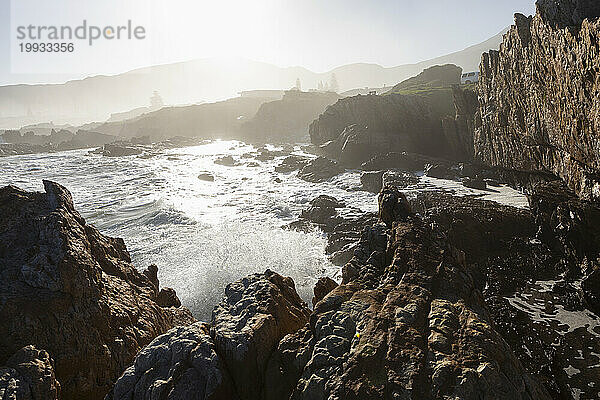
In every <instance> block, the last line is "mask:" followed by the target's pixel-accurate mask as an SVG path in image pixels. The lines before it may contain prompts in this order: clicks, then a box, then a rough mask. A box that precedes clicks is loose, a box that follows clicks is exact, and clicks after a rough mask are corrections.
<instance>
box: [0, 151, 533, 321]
mask: <svg viewBox="0 0 600 400" xmlns="http://www.w3.org/2000/svg"><path fill="white" fill-rule="evenodd" d="M269 149H270V150H278V149H279V148H276V147H270V148H269ZM255 150H256V149H255V148H254V147H253V146H250V145H246V144H244V143H241V142H236V141H214V142H211V143H207V144H203V145H199V146H194V147H188V148H182V149H173V150H167V151H164V152H162V153H159V154H157V155H155V156H153V157H149V158H147V157H137V156H130V157H118V158H110V157H102V156H97V155H89V154H88V151H87V150H76V151H68V152H60V153H52V154H35V155H23V156H12V157H5V158H0V170H1V171H2V173H1V174H0V186H4V185H7V184H14V185H17V186H19V187H21V188H23V189H28V190H39V191H41V190H43V186H42V182H41V180H42V179H51V180H54V181H57V182H59V183H61V184H62V185H64V186H66V187H67V188H68V189H69V190H71V192H72V194H73V197H74V200H75V204H76V207H77V209H78V210H80V212H81V213H82V214H83V216H84V217H85V218H87V220H88V222H89V223H92V224H94V225H96V226H97V227H98V228H99V229H100V230H101V231H102V232H103V233H105V234H108V235H111V236H119V237H123V238H124V239H125V242H126V243H127V246H128V248H129V250H130V253H131V254H132V258H133V261H134V263H135V264H136V265H138V266H139V267H140V268H145V267H146V266H147V265H149V264H151V263H155V264H157V265H158V266H159V278H160V279H161V284H162V285H165V286H170V287H173V288H175V289H176V290H177V293H178V295H179V296H180V298H181V299H182V301H183V302H184V304H185V305H187V306H189V307H190V308H192V309H193V310H194V312H195V313H196V315H197V316H198V317H200V318H204V319H205V318H208V317H209V314H210V310H211V309H212V307H213V305H214V304H215V303H216V302H217V301H218V300H219V298H220V297H221V294H222V291H223V288H224V286H225V285H226V284H227V283H229V282H231V281H234V280H236V279H239V278H241V277H243V276H245V275H247V274H249V273H253V272H262V271H264V270H265V269H267V268H271V269H272V270H274V271H277V272H279V273H282V274H284V275H287V276H291V277H292V278H293V279H294V281H295V282H296V285H297V289H298V291H299V293H300V294H301V295H302V296H303V298H304V299H305V300H306V301H307V302H309V303H310V299H311V297H312V287H313V285H314V282H315V281H316V279H318V278H319V277H320V276H323V275H328V276H332V277H338V278H339V268H335V267H333V265H331V264H330V263H329V261H328V260H327V257H326V256H325V250H324V249H325V245H326V238H325V237H324V235H322V234H321V233H319V232H311V233H308V234H306V233H299V232H294V231H290V230H285V229H281V227H282V226H284V225H286V224H288V223H289V222H291V221H293V220H295V219H296V218H297V217H298V215H299V214H300V212H301V211H302V209H304V208H305V207H306V206H307V203H308V202H309V201H310V200H312V199H313V198H315V197H317V196H318V195H321V194H327V195H330V196H334V197H336V198H338V199H339V200H342V201H344V202H346V203H347V204H348V205H351V206H353V207H357V208H359V209H361V210H363V211H370V212H375V211H377V196H376V195H375V194H372V193H368V192H364V191H359V190H358V189H359V187H360V171H347V172H346V173H344V174H341V175H339V176H337V177H335V178H333V179H332V180H331V181H330V182H325V183H307V182H304V181H302V180H300V179H298V178H297V172H291V173H285V174H282V173H277V172H276V171H275V166H276V165H278V164H279V163H280V162H281V160H282V159H283V158H284V157H277V158H276V159H274V160H270V161H259V160H256V159H254V158H252V157H244V154H246V155H247V153H250V152H253V151H255ZM295 153H296V154H304V153H302V151H301V150H300V148H299V147H297V148H296V151H295ZM225 155H231V156H233V157H234V158H236V159H238V160H239V161H240V162H241V165H240V166H236V167H227V166H223V165H218V164H215V163H214V161H215V160H216V159H217V158H219V157H222V156H225ZM248 162H255V163H257V164H258V166H250V165H247V163H248ZM203 172H207V173H210V174H211V175H213V176H214V178H215V179H214V182H207V181H203V180H200V179H198V175H199V174H200V173H203ZM276 178H278V179H279V180H280V181H281V182H280V183H278V182H277V181H276ZM422 179H423V181H424V182H425V183H427V184H428V185H429V188H430V189H431V188H434V187H439V188H446V189H451V190H453V191H455V192H456V193H457V194H458V195H464V194H473V191H472V190H471V189H466V188H464V187H462V185H460V184H459V183H456V182H450V181H443V180H435V179H433V178H427V177H424V178H422ZM493 196H494V194H493V193H492V192H490V193H487V197H486V198H490V199H492V200H494V199H496V200H498V201H502V202H506V203H508V204H514V205H517V206H523V204H524V201H525V200H524V196H522V195H520V196H521V197H519V194H518V192H516V191H512V189H508V188H502V189H500V192H499V193H497V196H499V197H496V198H494V197H493ZM515 199H516V200H515Z"/></svg>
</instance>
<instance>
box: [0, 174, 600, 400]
mask: <svg viewBox="0 0 600 400" xmlns="http://www.w3.org/2000/svg"><path fill="white" fill-rule="evenodd" d="M44 184H45V188H46V193H45V194H44V193H28V192H24V191H22V190H19V189H17V188H14V187H10V186H9V187H6V188H3V189H2V190H0V205H1V206H2V211H3V215H7V216H9V217H8V218H7V219H6V220H5V222H4V223H3V225H2V229H0V231H1V232H2V239H3V240H2V241H1V243H2V245H0V254H2V256H3V259H5V260H8V261H9V268H7V269H5V270H3V276H2V277H3V279H2V285H3V287H2V291H0V293H2V298H1V299H0V300H2V301H1V303H0V304H1V305H2V307H0V313H1V314H2V316H3V318H4V319H5V320H9V321H11V324H10V325H8V326H6V327H5V329H4V330H3V332H2V336H1V339H0V343H2V349H6V350H5V351H4V352H3V353H2V360H3V361H2V364H3V365H5V367H3V368H1V369H0V388H3V390H4V391H5V392H4V393H8V394H9V395H12V396H17V394H18V393H25V394H24V396H26V397H7V398H32V399H33V398H40V396H42V397H41V398H66V399H68V398H81V397H82V396H83V397H85V398H92V399H93V398H98V399H101V398H104V396H105V395H107V398H108V399H135V398H145V397H146V396H148V395H149V394H150V393H153V395H158V396H159V398H162V397H161V396H165V398H173V399H177V398H181V399H184V398H206V399H209V398H212V399H229V398H231V399H236V398H239V399H281V398H291V399H312V398H340V399H342V398H343V399H347V398H357V399H359V398H360V399H364V398H375V397H376V396H387V395H390V396H392V397H393V396H418V397H419V398H443V397H448V396H450V398H465V399H467V398H480V397H482V396H483V397H484V398H511V399H512V398H515V399H543V398H557V397H561V396H565V395H566V394H568V393H570V392H571V391H572V390H573V389H578V390H582V392H583V393H586V394H593V393H596V392H594V390H598V388H590V387H589V385H588V383H589V382H593V380H594V379H595V378H596V376H595V372H594V369H591V370H589V371H588V372H586V375H585V376H583V377H582V376H578V377H576V378H573V379H571V378H572V377H569V376H568V375H567V374H566V372H564V371H568V369H569V367H570V366H571V365H572V364H573V363H576V362H577V360H578V356H577V355H578V354H579V353H578V352H577V350H576V349H577V348H578V347H581V343H580V342H579V341H580V340H581V339H582V338H586V339H585V343H586V345H589V346H591V348H592V349H593V350H589V349H588V350H586V349H585V348H583V349H581V351H591V353H590V354H596V353H595V352H594V351H600V349H596V348H595V347H594V346H597V343H598V338H599V337H600V324H598V325H597V328H591V327H588V328H591V329H587V328H585V327H581V328H580V327H576V326H575V327H570V326H567V327H566V328H561V323H564V322H565V321H561V320H560V318H559V316H558V315H557V316H556V317H557V320H556V322H557V323H558V326H557V327H555V328H554V329H555V331H554V332H556V333H555V334H554V335H549V334H548V330H547V328H544V326H545V325H544V323H543V322H540V321H537V320H535V318H532V316H531V315H530V314H527V313H526V312H524V311H523V310H522V309H520V308H519V304H518V303H514V302H512V301H511V299H512V298H518V297H519V296H526V294H527V293H529V290H530V289H531V285H535V284H536V282H538V281H542V280H543V281H555V282H556V283H555V284H553V285H552V284H551V285H550V289H549V290H550V293H553V294H555V296H554V297H555V298H554V299H553V300H549V299H548V296H547V295H546V297H545V299H544V300H545V301H546V306H547V307H548V306H551V307H554V308H555V309H556V308H563V307H564V308H569V309H571V310H582V311H583V310H586V309H587V310H597V309H598V305H599V304H598V299H599V298H600V290H599V289H600V288H599V287H598V284H597V281H598V279H597V271H598V270H597V268H596V267H594V266H593V265H591V264H589V263H587V261H586V260H591V259H595V258H597V256H598V254H597V252H598V246H597V244H596V243H597V241H596V240H595V238H596V237H598V235H600V230H599V229H598V228H597V227H598V226H600V224H597V223H596V222H595V221H597V219H598V218H600V209H598V208H597V206H596V205H595V204H593V203H588V202H585V201H581V200H579V199H577V197H576V196H574V195H573V194H572V193H570V192H569V190H568V189H567V188H566V187H564V186H562V187H561V186H558V185H557V184H556V183H550V184H540V185H538V186H537V187H536V190H535V191H534V192H533V193H532V194H531V195H530V204H531V205H530V210H522V209H516V208H513V207H507V206H501V205H499V204H496V203H493V202H489V201H482V200H478V199H473V198H458V197H453V196H451V195H449V194H445V193H442V192H434V191H431V192H423V193H421V194H420V195H419V196H418V197H416V198H413V199H411V200H410V201H408V200H407V199H406V198H405V197H404V195H403V194H402V193H401V192H399V191H398V189H397V188H395V187H394V186H390V185H386V186H384V188H383V189H382V191H381V193H380V194H379V212H378V215H364V216H362V217H360V218H358V219H357V220H354V221H351V222H348V221H345V220H344V218H343V217H340V216H339V215H337V213H336V209H338V208H340V207H341V206H344V204H340V203H339V202H337V201H336V200H335V199H333V198H329V197H320V198H317V199H315V201H313V202H312V203H311V205H310V207H309V208H308V209H307V210H306V212H304V213H303V215H302V216H301V218H300V220H299V224H306V223H312V224H320V226H321V227H322V228H323V229H324V230H325V231H329V234H330V235H331V237H332V238H333V239H332V240H331V245H332V246H339V243H338V241H340V242H341V244H342V245H341V249H343V248H344V245H351V248H350V249H346V251H344V253H345V254H350V255H349V257H350V259H349V261H348V262H344V263H340V264H343V265H344V267H343V269H342V282H341V285H338V284H337V283H335V282H333V281H331V280H329V279H322V280H320V281H319V282H318V284H317V286H316V287H315V299H314V300H313V305H314V309H313V310H312V311H311V309H310V308H309V307H308V305H307V304H306V303H305V302H304V301H303V300H301V299H300V297H299V296H298V294H297V293H296V291H295V285H294V282H293V281H292V280H291V279H290V278H285V277H282V276H280V275H278V274H277V273H275V272H272V271H266V272H265V273H264V274H255V275H252V276H249V277H247V278H244V279H242V280H240V281H237V282H235V283H232V284H230V285H229V286H228V287H227V288H226V290H225V294H224V297H223V299H222V300H221V302H220V303H219V304H218V305H217V306H216V307H215V309H214V310H213V316H212V320H211V321H210V323H204V322H195V320H194V319H193V317H191V315H190V313H189V311H187V309H185V308H184V307H182V306H181V304H180V302H179V301H178V299H177V297H176V295H175V293H174V291H173V290H172V289H168V288H165V289H160V290H159V286H158V285H159V283H158V280H157V279H156V271H157V268H156V267H154V266H151V267H149V268H148V269H147V270H146V271H144V273H143V274H142V273H138V272H137V270H136V269H135V268H134V267H133V266H131V264H130V260H129V257H128V254H127V251H126V249H125V248H124V244H123V242H122V241H120V240H118V239H111V238H108V237H105V236H103V235H101V234H100V233H98V231H96V230H95V229H94V228H93V227H91V226H88V225H86V224H85V221H83V219H82V218H81V217H80V216H79V214H78V213H77V212H76V211H75V209H74V207H73V204H72V200H71V197H70V194H69V193H68V191H66V189H64V188H62V187H61V186H60V185H57V184H55V183H52V182H44ZM560 191H562V193H564V195H563V196H562V197H557V196H556V193H559V192H560ZM361 218H362V219H361ZM557 221H560V223H559V224H558V225H557ZM345 235H354V236H353V237H349V236H345ZM15 240H19V242H15ZM29 248H37V249H39V250H38V251H37V252H33V253H31V252H28V251H26V249H29ZM339 251H341V250H339ZM346 257H347V256H346ZM11 265H12V266H13V267H11ZM40 303H41V304H44V307H43V308H40V307H39V306H38V304H40ZM547 312H548V313H549V314H552V311H551V310H549V311H547ZM590 312H591V311H590ZM89 318H91V320H89ZM596 318H597V317H596ZM172 327H175V328H173V329H171V330H169V329H170V328H172ZM516 332H521V333H522V334H523V335H525V336H524V337H525V338H526V341H525V342H524V341H523V338H524V337H523V336H520V335H518V334H516ZM561 332H564V333H561ZM557 337H558V338H559V339H560V340H558V339H557ZM556 340H558V342H559V344H557V343H556ZM594 343H596V344H594ZM524 348H525V349H526V351H524V350H523V349H524ZM584 354H585V353H584ZM598 354H600V353H598ZM134 357H135V359H134ZM585 359H586V360H588V361H589V362H592V363H593V356H591V355H590V357H587V358H585ZM33 360H35V361H33ZM579 362H581V360H580V361H579ZM25 366H29V367H25ZM34 366H35V367H34ZM76 366H78V367H76ZM591 366H592V365H590V367H591ZM119 376H120V377H119ZM117 378H118V379H117ZM27 396H29V397H27ZM36 396H37V397H36ZM486 396H487V397H486Z"/></svg>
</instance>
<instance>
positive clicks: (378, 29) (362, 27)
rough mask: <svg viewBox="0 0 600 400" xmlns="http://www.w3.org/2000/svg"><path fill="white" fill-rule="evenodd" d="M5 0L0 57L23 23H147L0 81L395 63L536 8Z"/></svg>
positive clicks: (27, 62)
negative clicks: (226, 64) (221, 64)
mask: <svg viewBox="0 0 600 400" xmlns="http://www.w3.org/2000/svg"><path fill="white" fill-rule="evenodd" d="M12 3H13V4H12V5H11V1H10V0H0V4H1V7H0V8H1V9H0V32H1V34H2V40H1V41H0V52H1V53H2V55H3V59H5V60H7V59H11V57H10V56H11V41H12V42H13V46H15V47H16V28H17V26H18V25H23V24H30V23H31V24H38V25H64V24H71V25H76V24H78V23H80V22H81V21H82V20H83V19H84V18H85V19H86V20H87V21H88V23H90V24H95V25H99V26H106V25H118V24H121V23H127V20H132V21H133V23H134V24H136V25H143V26H144V28H145V32H146V38H145V39H144V40H143V41H139V42H137V43H132V42H126V41H125V42H123V43H119V44H115V43H116V42H115V41H112V42H109V41H104V42H98V43H97V44H94V45H93V46H91V47H90V46H87V44H84V45H80V44H78V46H79V48H78V52H76V53H74V54H71V55H70V57H71V58H69V57H67V56H65V55H58V54H56V55H48V54H46V55H37V56H36V57H37V58H24V59H23V58H20V57H21V55H19V56H17V57H15V56H13V57H12V59H11V62H3V63H1V64H0V84H13V83H34V82H62V81H65V80H67V79H71V78H76V77H85V76H88V75H97V74H100V73H118V72H124V71H127V70H131V69H134V68H138V67H142V66H147V65H151V64H164V63H170V62H175V61H184V60H190V59H194V58H209V57H230V56H231V57H243V58H248V59H252V60H257V61H264V62H268V63H273V64H276V65H279V66H296V65H298V66H303V67H306V68H308V69H311V70H313V71H316V72H324V71H327V70H330V69H332V68H334V67H336V66H339V65H343V64H348V63H354V62H369V63H377V64H381V65H384V66H394V65H399V64H405V63H413V62H418V61H421V60H425V59H429V58H434V57H437V56H440V55H443V54H447V53H450V52H453V51H457V50H462V49H463V48H465V47H467V46H470V45H472V44H476V43H479V42H482V41H484V40H486V39H488V38H490V37H491V36H493V35H495V34H497V33H498V32H500V31H501V30H502V29H503V28H505V27H507V26H508V25H510V24H511V23H512V22H513V14H514V13H515V12H522V13H524V14H532V13H533V12H534V10H535V6H534V1H533V0H502V1H498V0H463V1H461V2H457V1H449V0H426V1H424V0H327V1H323V0H252V1H249V0H219V1H204V0H128V1H123V0H104V1H102V2H88V1H81V0H52V1H48V0H13V1H12ZM459 4H460V5H459ZM14 51H15V50H14V49H13V52H14ZM17 61H18V62H17ZM23 71H26V72H27V73H25V74H24V73H22V72H23ZM48 71H50V72H53V71H69V72H70V74H68V75H56V74H47V72H48ZM19 72H20V73H19ZM36 72H43V73H44V74H40V73H36Z"/></svg>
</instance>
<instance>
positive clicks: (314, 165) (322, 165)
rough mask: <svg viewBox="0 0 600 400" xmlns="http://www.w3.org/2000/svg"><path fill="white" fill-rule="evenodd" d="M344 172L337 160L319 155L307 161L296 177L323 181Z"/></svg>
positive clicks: (310, 180) (313, 181)
mask: <svg viewBox="0 0 600 400" xmlns="http://www.w3.org/2000/svg"><path fill="white" fill-rule="evenodd" d="M342 172H344V169H343V168H342V167H340V166H339V165H338V163H337V162H335V161H332V160H329V159H327V158H325V157H319V158H316V159H314V160H311V161H310V162H308V163H307V164H306V165H305V166H304V167H303V168H302V169H301V170H300V171H299V172H298V178H300V179H302V180H305V181H307V182H311V183H318V182H325V181H328V180H329V179H331V178H333V177H334V176H336V175H339V174H341V173H342Z"/></svg>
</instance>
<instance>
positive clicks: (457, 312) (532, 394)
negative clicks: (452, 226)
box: [267, 189, 550, 400]
mask: <svg viewBox="0 0 600 400" xmlns="http://www.w3.org/2000/svg"><path fill="white" fill-rule="evenodd" d="M400 197H401V196H399V195H397V194H396V195H395V196H394V191H393V190H392V189H390V193H388V194H384V195H382V198H381V200H380V205H381V209H380V215H384V216H389V220H388V221H386V222H388V226H389V227H390V228H389V229H388V228H386V227H385V226H383V225H381V224H380V225H376V226H374V227H372V228H368V229H367V230H365V231H364V232H363V235H362V237H361V240H360V242H359V244H358V247H357V249H356V251H355V252H354V258H353V259H352V260H351V261H350V263H348V265H346V267H345V268H344V280H343V284H342V285H340V286H338V287H336V288H335V289H333V290H332V291H331V292H330V293H329V294H328V295H326V296H325V298H324V299H323V300H321V301H320V302H319V303H318V304H317V306H316V308H315V310H314V312H313V314H312V315H311V318H310V322H309V324H308V325H307V326H306V327H305V328H304V329H301V330H299V331H298V332H296V333H295V334H292V335H289V336H287V337H286V338H284V339H283V340H282V341H281V342H280V344H279V347H278V350H277V352H276V353H275V354H274V355H273V356H272V361H271V363H272V364H274V365H271V367H270V368H269V370H268V372H269V374H268V376H267V382H272V383H273V387H272V389H273V390H274V393H276V394H277V396H274V397H267V398H281V399H287V398H290V399H295V400H296V399H373V398H419V399H434V398H453V399H477V398H486V399H496V398H505V399H549V398H550V396H549V395H548V394H547V393H546V391H545V390H544V389H543V388H542V387H540V385H539V384H538V383H537V382H536V381H535V380H534V379H533V378H532V377H531V376H529V375H528V374H527V373H526V372H525V370H524V369H523V367H522V365H521V364H520V362H519V361H518V360H517V358H516V357H515V356H514V354H513V353H512V351H511V350H510V348H509V347H508V345H507V344H506V342H505V341H504V340H503V339H502V337H501V336H500V335H499V334H498V332H497V331H496V330H495V329H494V327H493V323H492V321H491V318H490V314H489V312H488V310H487V308H486V306H485V303H484V301H483V297H482V295H481V293H480V292H479V290H478V289H477V288H476V286H475V283H474V279H473V277H472V275H471V273H470V270H469V268H468V266H467V265H466V263H465V256H464V253H462V252H460V251H458V250H457V249H456V248H454V247H452V246H451V245H450V244H449V243H448V242H447V241H446V240H445V238H444V236H443V235H441V234H439V233H438V232H436V231H435V230H434V229H432V228H431V225H430V224H426V223H424V222H423V221H421V220H420V219H419V218H417V217H414V216H413V215H412V214H411V213H410V212H409V211H408V210H406V211H402V212H399V205H401V204H403V203H402V202H400V201H399V199H400Z"/></svg>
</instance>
